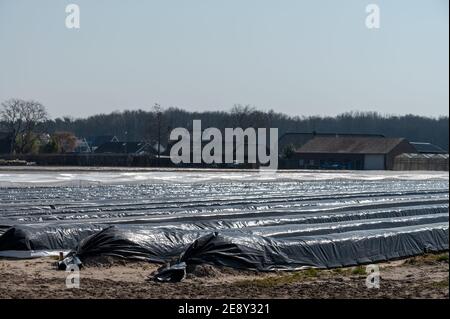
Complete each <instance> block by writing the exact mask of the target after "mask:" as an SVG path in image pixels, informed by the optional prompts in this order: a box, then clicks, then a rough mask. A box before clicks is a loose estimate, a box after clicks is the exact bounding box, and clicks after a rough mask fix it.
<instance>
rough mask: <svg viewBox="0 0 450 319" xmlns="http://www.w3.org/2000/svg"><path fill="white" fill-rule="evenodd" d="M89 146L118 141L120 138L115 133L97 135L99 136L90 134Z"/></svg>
mask: <svg viewBox="0 0 450 319" xmlns="http://www.w3.org/2000/svg"><path fill="white" fill-rule="evenodd" d="M86 141H87V142H88V144H89V146H100V145H102V144H105V143H108V142H118V141H119V140H118V139H117V137H116V136H115V135H97V136H89V137H88V138H86Z"/></svg>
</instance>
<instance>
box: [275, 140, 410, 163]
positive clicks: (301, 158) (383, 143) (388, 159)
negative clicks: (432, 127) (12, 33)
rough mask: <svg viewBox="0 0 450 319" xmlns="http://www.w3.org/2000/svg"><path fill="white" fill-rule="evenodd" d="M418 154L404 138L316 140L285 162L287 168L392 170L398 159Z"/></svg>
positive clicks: (297, 150) (307, 143)
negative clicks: (404, 155) (406, 154)
mask: <svg viewBox="0 0 450 319" xmlns="http://www.w3.org/2000/svg"><path fill="white" fill-rule="evenodd" d="M415 152H416V149H415V148H414V146H412V145H411V144H410V143H409V142H408V141H407V140H406V139H404V138H386V137H382V136H351V135H334V136H316V137H314V138H313V139H311V140H309V141H308V142H306V143H305V144H304V145H303V146H301V147H300V148H298V149H295V150H294V152H293V153H292V154H291V156H290V157H289V158H288V159H286V160H284V161H283V162H284V165H285V166H286V167H285V168H299V169H348V170H392V169H394V159H395V157H396V156H397V155H399V154H403V153H415Z"/></svg>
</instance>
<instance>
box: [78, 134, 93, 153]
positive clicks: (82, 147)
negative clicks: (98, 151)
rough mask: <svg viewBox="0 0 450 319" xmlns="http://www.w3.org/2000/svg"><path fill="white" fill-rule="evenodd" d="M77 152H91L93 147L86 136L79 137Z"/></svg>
mask: <svg viewBox="0 0 450 319" xmlns="http://www.w3.org/2000/svg"><path fill="white" fill-rule="evenodd" d="M74 152H75V153H91V152H92V150H91V147H90V146H89V143H88V141H87V140H86V139H85V138H77V141H76V146H75V150H74Z"/></svg>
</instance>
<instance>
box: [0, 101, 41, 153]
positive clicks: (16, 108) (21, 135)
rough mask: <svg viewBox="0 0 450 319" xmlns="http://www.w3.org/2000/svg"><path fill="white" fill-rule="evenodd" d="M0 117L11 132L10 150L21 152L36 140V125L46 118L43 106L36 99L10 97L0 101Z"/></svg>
mask: <svg viewBox="0 0 450 319" xmlns="http://www.w3.org/2000/svg"><path fill="white" fill-rule="evenodd" d="M2 107H3V109H2V110H1V111H0V118H1V120H2V121H3V122H4V124H5V125H6V127H7V128H8V130H9V133H10V134H11V146H10V152H11V153H13V152H14V151H16V150H17V151H18V152H19V153H23V152H24V151H25V150H26V149H27V148H28V149H29V148H30V146H31V145H32V144H33V143H34V142H35V141H36V139H37V136H36V134H33V133H34V130H35V129H36V127H37V126H38V125H39V124H41V123H43V122H45V121H46V120H47V119H48V115H47V111H46V109H45V107H44V106H43V105H42V104H41V103H39V102H36V101H32V100H31V101H24V100H20V99H10V100H7V101H5V102H3V103H2Z"/></svg>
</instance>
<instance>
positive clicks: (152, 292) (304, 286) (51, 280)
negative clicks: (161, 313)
mask: <svg viewBox="0 0 450 319" xmlns="http://www.w3.org/2000/svg"><path fill="white" fill-rule="evenodd" d="M54 262H55V261H54V260H52V259H50V258H41V259H34V260H0V298H448V297H449V283H448V281H449V264H448V253H444V254H438V255H426V256H420V257H414V258H408V259H405V260H400V261H395V262H390V263H383V264H379V267H380V275H381V278H380V289H368V288H367V287H366V284H365V281H366V276H367V275H366V274H365V267H356V268H342V269H335V270H311V269H310V270H306V271H299V272H292V273H286V272H283V273H278V274H273V273H272V274H258V273H253V272H248V271H245V272H243V271H236V270H231V269H219V268H215V267H211V266H202V267H200V268H198V269H197V270H196V271H195V272H194V274H191V275H188V278H187V279H185V280H184V281H182V282H181V283H170V284H163V283H156V282H153V281H151V280H148V278H149V277H150V275H151V273H152V272H153V271H155V270H156V269H157V267H158V266H157V265H153V264H148V263H131V264H130V263H126V264H125V263H124V262H115V263H113V264H109V265H104V266H101V267H93V266H90V267H86V268H84V269H83V270H82V271H81V278H80V288H79V289H68V288H66V286H65V278H66V275H67V273H65V272H63V271H56V270H55V269H54V266H53V263H54Z"/></svg>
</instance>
